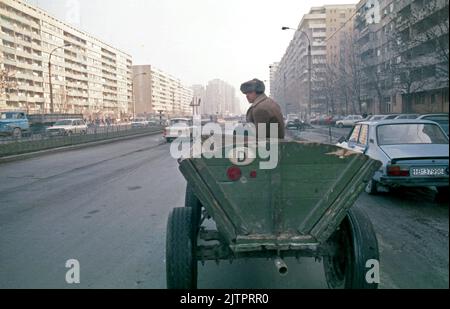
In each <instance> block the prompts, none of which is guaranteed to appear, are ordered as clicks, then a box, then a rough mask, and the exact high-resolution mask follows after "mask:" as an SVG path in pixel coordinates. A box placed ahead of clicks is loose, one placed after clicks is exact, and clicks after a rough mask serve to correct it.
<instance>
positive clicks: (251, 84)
mask: <svg viewBox="0 0 450 309" xmlns="http://www.w3.org/2000/svg"><path fill="white" fill-rule="evenodd" d="M241 91H242V93H243V94H247V93H250V92H256V93H257V94H262V93H264V92H265V91H266V86H265V85H264V83H263V82H262V81H260V80H259V79H256V78H255V79H253V80H251V81H248V82H246V83H243V84H242V85H241Z"/></svg>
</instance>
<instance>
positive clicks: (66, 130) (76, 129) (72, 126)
mask: <svg viewBox="0 0 450 309" xmlns="http://www.w3.org/2000/svg"><path fill="white" fill-rule="evenodd" d="M87 132H88V126H87V125H86V123H85V122H84V120H83V119H64V120H60V121H57V122H56V123H55V124H54V125H53V126H52V127H50V128H48V129H47V134H48V135H49V136H71V135H75V134H87Z"/></svg>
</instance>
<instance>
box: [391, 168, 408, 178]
mask: <svg viewBox="0 0 450 309" xmlns="http://www.w3.org/2000/svg"><path fill="white" fill-rule="evenodd" d="M387 174H388V175H389V176H394V177H408V176H409V169H405V168H403V169H402V168H401V167H400V166H398V165H388V167H387Z"/></svg>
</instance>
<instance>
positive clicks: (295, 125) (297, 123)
mask: <svg viewBox="0 0 450 309" xmlns="http://www.w3.org/2000/svg"><path fill="white" fill-rule="evenodd" d="M304 128H305V123H304V122H303V121H301V120H300V119H295V120H291V121H288V123H287V124H286V129H288V130H303V129H304Z"/></svg>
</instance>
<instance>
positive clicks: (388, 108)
mask: <svg viewBox="0 0 450 309" xmlns="http://www.w3.org/2000/svg"><path fill="white" fill-rule="evenodd" d="M448 9H449V1H448V0H431V1H423V0H401V1H393V0H363V1H360V2H359V3H358V5H357V10H358V16H357V18H356V19H355V34H356V37H357V50H358V51H359V55H358V56H359V58H360V61H361V73H362V74H361V77H362V82H361V97H360V100H361V101H362V102H363V106H364V108H365V110H366V112H368V113H373V114H378V113H435V112H447V113H448V111H449V99H448V65H449V63H448V42H449V35H448V22H449V15H448V14H449V13H448Z"/></svg>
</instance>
